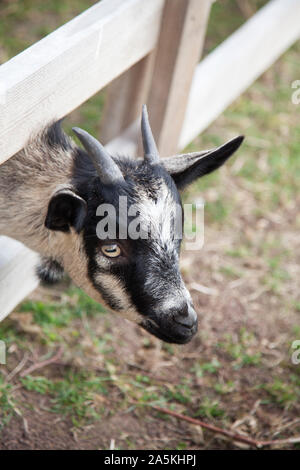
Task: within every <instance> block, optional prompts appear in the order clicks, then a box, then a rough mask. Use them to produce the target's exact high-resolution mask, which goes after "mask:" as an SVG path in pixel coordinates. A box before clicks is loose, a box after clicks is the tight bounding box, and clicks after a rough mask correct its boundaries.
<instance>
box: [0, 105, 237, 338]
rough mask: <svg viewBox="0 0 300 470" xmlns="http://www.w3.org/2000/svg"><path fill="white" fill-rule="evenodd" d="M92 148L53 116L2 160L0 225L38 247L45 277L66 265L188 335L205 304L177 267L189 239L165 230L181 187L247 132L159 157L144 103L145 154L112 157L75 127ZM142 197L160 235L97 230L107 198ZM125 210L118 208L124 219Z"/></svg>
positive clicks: (168, 331)
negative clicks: (197, 303)
mask: <svg viewBox="0 0 300 470" xmlns="http://www.w3.org/2000/svg"><path fill="white" fill-rule="evenodd" d="M73 131H74V132H75V134H76V135H77V136H78V138H79V140H80V141H81V143H82V145H83V147H84V149H82V148H81V147H78V146H77V145H75V143H74V142H73V141H72V140H71V139H70V138H69V137H68V136H67V135H66V134H65V133H64V132H63V130H62V128H61V121H58V122H55V123H52V124H50V125H49V126H48V127H47V128H45V129H44V130H42V131H41V132H40V133H39V134H38V135H37V136H35V137H34V138H32V139H31V140H30V141H29V142H28V144H27V145H26V147H25V148H24V149H23V150H21V151H20V152H18V153H17V154H16V155H14V156H13V157H12V158H11V159H9V160H8V161H7V162H5V163H4V164H3V165H2V166H1V167H0V234H2V235H6V236H9V237H12V238H15V239H17V240H19V241H21V242H23V243H24V244H25V245H26V246H28V247H29V248H31V249H33V250H35V251H36V252H38V253H39V254H40V256H41V262H40V264H39V266H38V267H37V274H38V276H39V278H40V279H41V280H43V281H46V282H55V281H58V280H59V279H60V278H61V276H62V274H63V272H64V270H65V271H66V272H67V273H68V274H69V276H70V277H71V279H72V280H73V281H74V283H75V284H77V285H78V286H79V287H81V288H82V289H83V290H84V291H85V292H86V293H87V294H88V295H89V296H90V297H92V298H93V299H95V300H96V301H98V302H100V303H102V304H104V305H105V306H106V307H107V308H108V309H109V310H110V311H112V312H116V313H118V314H121V315H123V316H124V317H125V318H128V319H130V320H132V321H134V322H136V323H138V324H139V325H140V326H142V327H143V328H144V329H146V330H147V331H148V332H150V333H152V334H153V335H155V336H156V337H158V338H160V339H161V340H163V341H166V342H171V343H178V344H183V343H187V342H188V341H189V340H190V339H191V338H192V337H193V336H194V334H195V333H196V331H197V325H198V321H197V314H196V312H195V310H194V307H193V304H192V300H191V296H190V294H189V292H188V290H187V288H186V287H185V284H184V282H183V279H182V277H181V274H180V271H179V254H180V245H181V239H175V238H174V237H173V236H171V235H170V234H169V235H166V233H165V231H164V230H161V228H162V225H161V224H163V223H164V218H165V216H166V214H169V213H170V212H171V211H172V209H173V208H174V206H175V205H176V206H179V207H180V211H182V210H183V209H182V205H181V199H180V195H179V191H180V190H182V189H184V188H185V187H186V186H187V185H188V184H190V183H192V182H193V181H194V180H196V179H197V178H198V177H201V176H203V175H205V174H207V173H210V172H212V171H213V170H215V169H217V168H218V167H220V166H221V165H222V164H223V163H224V162H225V161H226V160H227V159H228V158H229V157H230V156H231V155H232V154H233V153H234V152H235V151H236V150H237V149H238V147H239V146H240V144H241V143H242V141H243V136H239V137H236V138H234V139H232V140H231V141H229V142H227V143H226V144H224V145H222V146H221V147H219V148H216V149H212V150H206V151H202V152H196V153H191V154H184V155H177V156H172V157H168V158H165V159H162V160H161V159H160V157H159V154H158V150H157V147H156V144H155V141H154V138H153V135H152V132H151V127H150V124H149V119H148V114H147V109H146V106H144V107H143V112H142V137H143V145H144V158H141V159H130V158H127V157H120V156H119V157H112V156H111V155H109V154H108V152H107V151H106V150H105V148H104V147H103V146H102V145H101V144H100V142H98V141H97V140H96V139H95V138H94V137H92V136H91V135H90V134H88V133H87V132H85V131H84V130H82V129H79V128H73ZM122 196H123V197H124V196H125V197H126V198H127V200H128V205H132V204H135V205H137V206H138V209H139V213H140V215H142V216H143V217H144V219H147V218H148V219H150V222H151V223H152V224H153V225H154V226H156V236H155V237H150V238H140V239H134V240H133V239H130V237H127V238H126V237H122V238H121V237H119V236H118V235H116V236H114V237H111V236H110V237H108V238H106V239H99V237H98V236H97V233H96V228H97V224H98V222H99V220H103V218H104V215H102V216H101V217H99V216H98V215H97V208H98V206H101V204H107V203H108V204H111V205H113V207H117V204H118V201H119V199H120V197H122ZM121 216H122V214H120V213H117V215H116V220H117V224H118V225H121Z"/></svg>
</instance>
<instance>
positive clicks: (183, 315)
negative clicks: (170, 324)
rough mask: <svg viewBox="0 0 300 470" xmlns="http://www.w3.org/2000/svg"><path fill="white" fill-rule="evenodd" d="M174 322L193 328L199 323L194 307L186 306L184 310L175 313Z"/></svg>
mask: <svg viewBox="0 0 300 470" xmlns="http://www.w3.org/2000/svg"><path fill="white" fill-rule="evenodd" d="M174 320H175V322H176V323H179V325H182V326H185V327H187V328H191V327H192V326H194V325H195V324H196V322H197V314H196V312H195V310H194V309H193V308H192V307H190V306H189V305H186V306H185V307H184V308H183V309H180V310H179V311H177V312H176V313H175V315H174Z"/></svg>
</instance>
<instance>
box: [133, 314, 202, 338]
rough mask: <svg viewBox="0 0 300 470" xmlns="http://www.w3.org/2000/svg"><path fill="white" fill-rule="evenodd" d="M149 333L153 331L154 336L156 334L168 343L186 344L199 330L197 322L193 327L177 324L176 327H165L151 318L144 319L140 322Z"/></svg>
mask: <svg viewBox="0 0 300 470" xmlns="http://www.w3.org/2000/svg"><path fill="white" fill-rule="evenodd" d="M140 326H142V327H143V328H144V329H145V330H146V331H148V333H151V334H152V335H153V336H156V337H157V338H158V339H161V340H162V341H165V342H166V343H174V344H186V343H188V342H189V341H191V339H192V338H193V336H194V335H195V334H196V332H197V329H198V328H197V323H196V324H195V325H194V326H193V327H191V328H187V327H183V326H179V325H178V324H176V325H175V326H174V327H170V326H168V327H163V326H160V325H158V324H157V323H156V322H155V321H153V320H151V319H147V320H144V321H143V322H142V323H140Z"/></svg>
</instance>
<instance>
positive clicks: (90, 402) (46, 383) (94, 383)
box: [21, 371, 110, 426]
mask: <svg viewBox="0 0 300 470" xmlns="http://www.w3.org/2000/svg"><path fill="white" fill-rule="evenodd" d="M109 380H110V379H109V377H97V376H95V375H92V374H90V373H88V372H84V371H81V372H76V373H75V372H72V371H69V372H68V373H67V374H66V375H65V377H64V378H63V379H60V380H49V379H47V378H46V377H38V376H37V377H32V376H27V377H25V378H23V379H21V382H22V384H23V386H24V388H25V389H26V390H29V391H34V392H36V393H39V394H42V395H46V394H47V395H48V396H49V397H51V400H50V401H51V406H50V408H49V410H50V411H52V412H54V413H58V414H62V415H67V416H69V417H70V418H71V420H72V422H73V424H74V425H76V426H79V425H81V424H83V422H84V423H86V422H88V421H89V420H94V419H98V418H99V417H100V416H101V414H102V413H103V411H104V408H103V404H101V405H98V406H96V405H95V403H96V402H97V401H96V400H95V398H96V396H100V403H101V398H102V397H103V396H106V395H107V394H108V388H107V385H106V383H107V381H109Z"/></svg>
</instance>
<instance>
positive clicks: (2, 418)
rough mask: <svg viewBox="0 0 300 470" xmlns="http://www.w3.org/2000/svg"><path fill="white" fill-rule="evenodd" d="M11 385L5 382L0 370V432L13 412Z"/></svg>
mask: <svg viewBox="0 0 300 470" xmlns="http://www.w3.org/2000/svg"><path fill="white" fill-rule="evenodd" d="M11 389H12V386H11V385H10V384H7V383H5V381H4V379H3V377H2V374H1V372H0V432H1V430H2V429H3V428H4V426H6V425H7V424H8V423H9V421H10V420H11V418H12V416H13V415H14V414H15V408H14V406H15V405H14V401H13V398H12V396H11Z"/></svg>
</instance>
